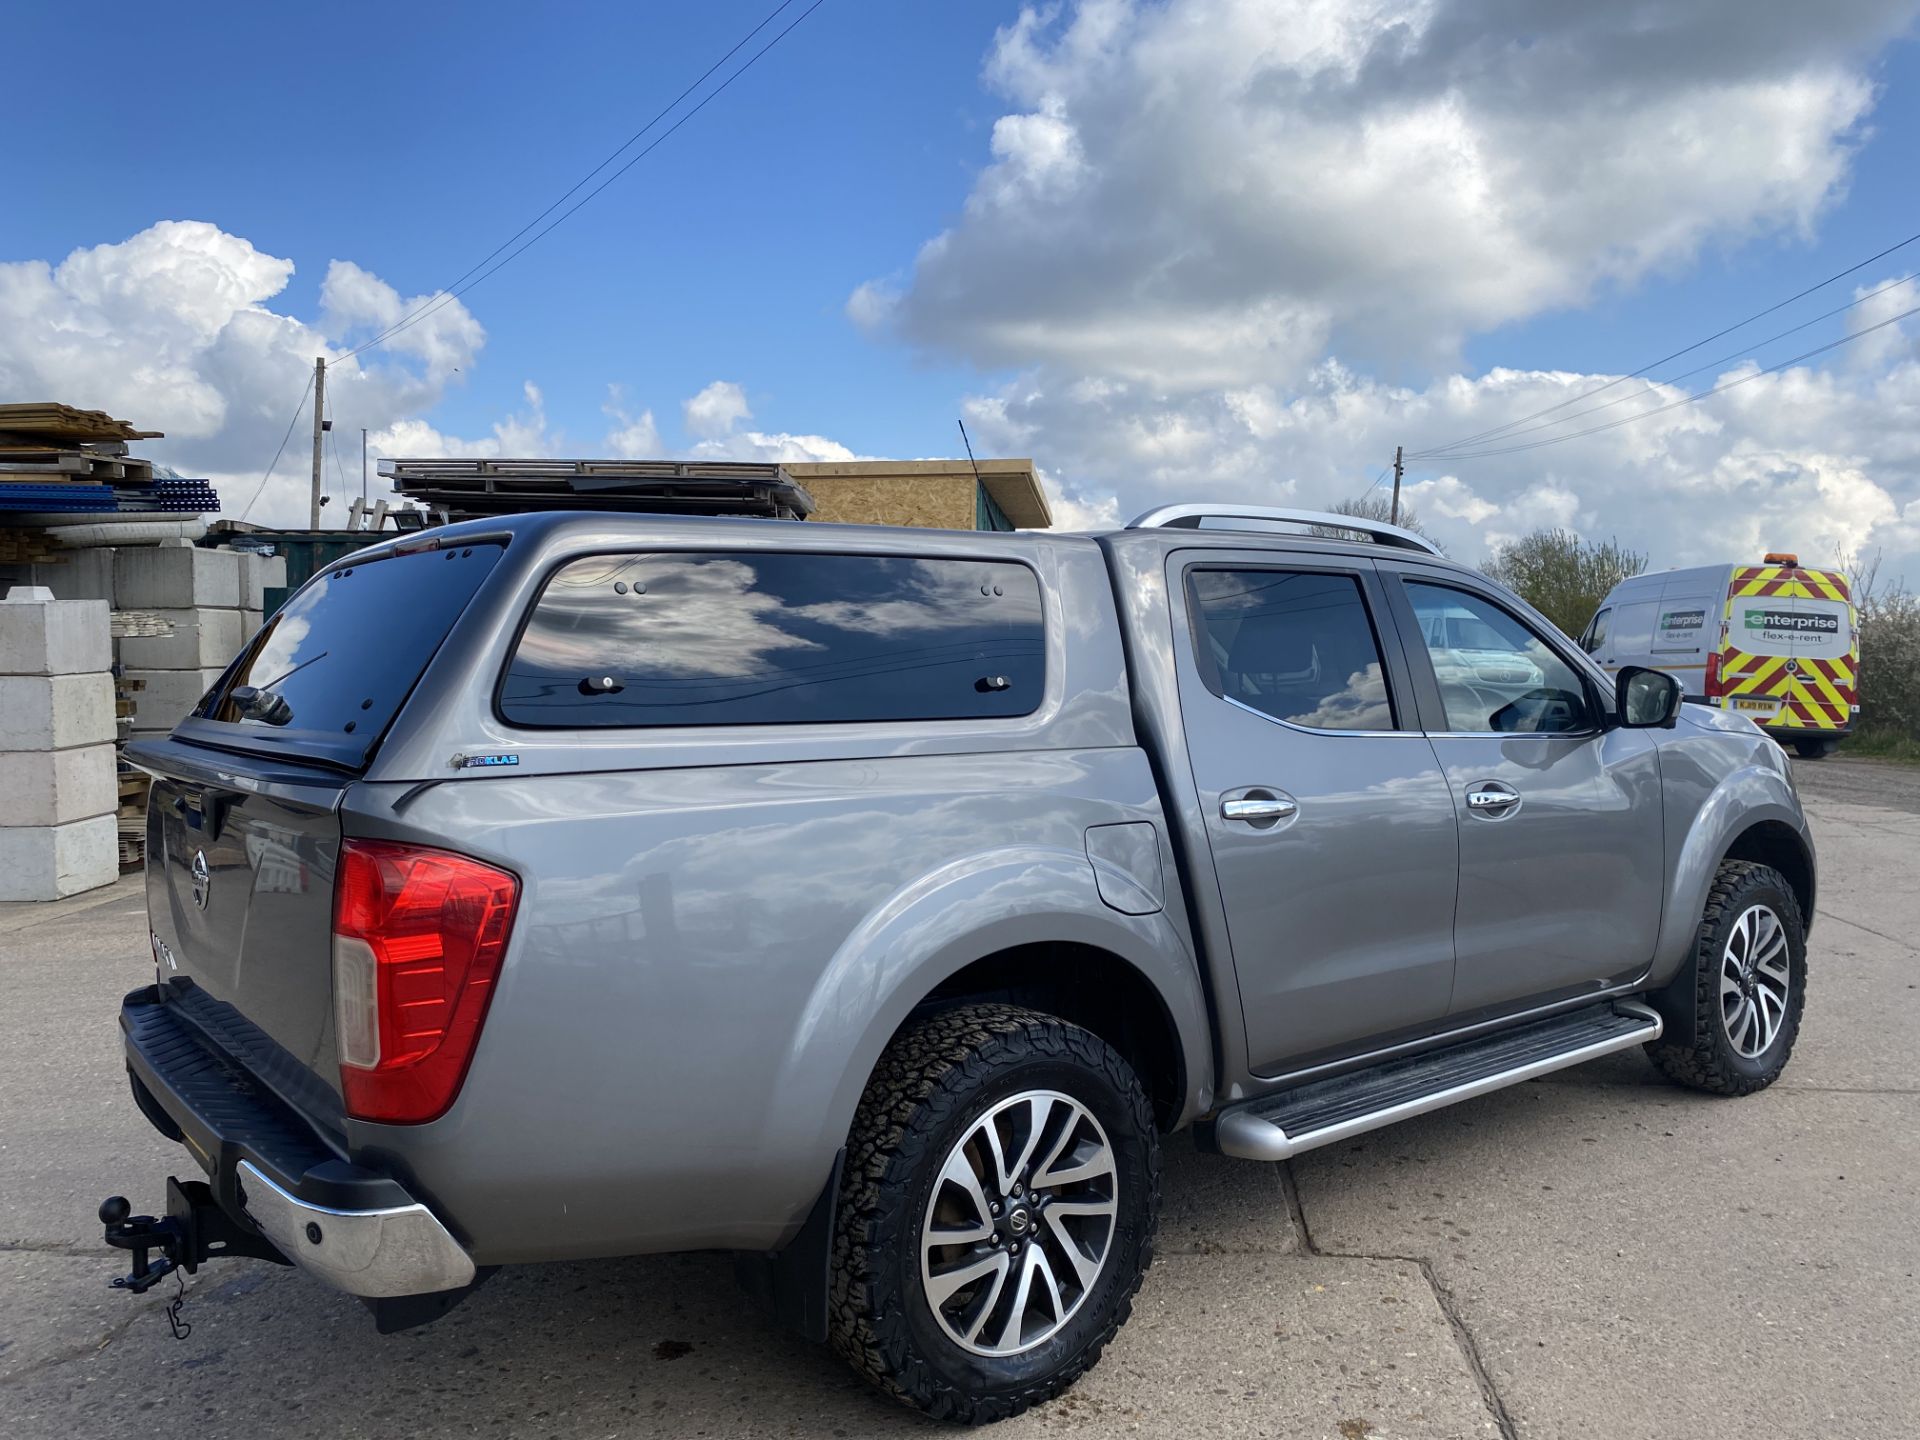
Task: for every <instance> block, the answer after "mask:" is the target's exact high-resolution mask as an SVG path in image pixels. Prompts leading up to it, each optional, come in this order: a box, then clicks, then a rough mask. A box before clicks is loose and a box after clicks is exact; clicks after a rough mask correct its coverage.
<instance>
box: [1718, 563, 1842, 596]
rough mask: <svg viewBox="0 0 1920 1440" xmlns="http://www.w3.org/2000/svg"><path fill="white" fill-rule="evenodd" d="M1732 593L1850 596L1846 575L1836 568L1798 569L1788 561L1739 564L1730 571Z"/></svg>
mask: <svg viewBox="0 0 1920 1440" xmlns="http://www.w3.org/2000/svg"><path fill="white" fill-rule="evenodd" d="M1729 588H1730V591H1731V594H1730V595H1729V599H1731V598H1732V596H1736V595H1737V596H1739V597H1740V598H1742V599H1746V598H1748V597H1749V596H1754V595H1778V596H1780V597H1781V598H1783V599H1787V600H1838V601H1839V602H1840V603H1841V604H1843V605H1844V604H1846V603H1848V602H1849V601H1851V600H1852V599H1853V595H1852V593H1851V592H1850V591H1849V590H1848V589H1847V577H1846V576H1845V575H1842V574H1840V573H1839V572H1838V571H1837V570H1799V569H1796V568H1794V567H1793V566H1791V565H1741V566H1737V567H1736V568H1735V569H1734V572H1733V584H1732V586H1731V587H1729Z"/></svg>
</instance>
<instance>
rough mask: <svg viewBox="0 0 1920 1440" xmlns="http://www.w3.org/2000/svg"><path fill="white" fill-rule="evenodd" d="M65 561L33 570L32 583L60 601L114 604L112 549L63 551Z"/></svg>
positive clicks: (92, 548) (101, 546)
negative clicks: (99, 601)
mask: <svg viewBox="0 0 1920 1440" xmlns="http://www.w3.org/2000/svg"><path fill="white" fill-rule="evenodd" d="M62 554H64V555H65V557H66V558H65V559H63V560H60V561H58V562H55V563H50V564H45V565H35V566H34V567H33V583H34V584H36V585H44V586H46V587H47V588H48V589H49V590H51V591H53V593H54V595H55V597H56V598H58V599H61V600H104V601H106V602H107V604H108V605H112V604H113V547H112V546H110V545H97V546H89V547H87V548H85V549H74V550H66V551H63V552H62Z"/></svg>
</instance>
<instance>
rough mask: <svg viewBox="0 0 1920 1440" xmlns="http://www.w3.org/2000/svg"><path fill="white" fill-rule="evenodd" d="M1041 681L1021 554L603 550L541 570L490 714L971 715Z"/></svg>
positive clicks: (834, 718) (1026, 700)
mask: <svg viewBox="0 0 1920 1440" xmlns="http://www.w3.org/2000/svg"><path fill="white" fill-rule="evenodd" d="M1045 686H1046V645H1045V635H1044V631H1043V628H1042V625H1041V606H1040V586H1039V582H1038V580H1036V578H1035V577H1034V574H1033V572H1032V571H1031V570H1029V569H1027V567H1026V566H1024V565H1018V564H1013V563H1011V562H1004V561H974V560H923V559H910V558H900V557H894V556H873V555H817V554H797V553H793V552H790V551H778V552H765V551H739V552H729V553H701V554H687V553H659V554H648V555H601V556H594V557H591V558H588V559H583V560H576V561H573V562H572V563H570V564H568V565H567V566H565V567H564V568H562V569H561V570H560V571H559V572H558V573H556V574H555V575H554V577H553V578H552V579H551V580H549V581H548V582H547V585H546V588H545V589H544V590H543V591H542V592H541V595H540V598H539V600H538V601H537V602H536V603H535V605H534V608H533V613H532V615H531V616H530V617H529V618H528V621H527V626H526V630H525V632H524V633H523V634H522V635H521V637H520V643H519V645H518V646H517V647H516V648H515V651H514V655H513V659H512V660H511V661H510V662H509V663H508V666H507V673H506V676H505V678H504V680H503V681H502V684H501V690H500V710H501V714H502V715H504V716H505V718H506V719H507V720H509V721H510V722H512V723H514V724H518V725H532V726H565V727H574V726H591V727H603V726H655V725H801V724H828V723H845V722H857V721H887V720H965V719H985V718H994V717H1006V716H1015V715H1027V714H1030V713H1032V711H1033V710H1034V709H1035V708H1036V707H1038V705H1039V703H1040V697H1041V694H1042V693H1043V691H1044V690H1045Z"/></svg>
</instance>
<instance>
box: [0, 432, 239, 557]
mask: <svg viewBox="0 0 1920 1440" xmlns="http://www.w3.org/2000/svg"><path fill="white" fill-rule="evenodd" d="M159 438H161V432H160V431H158V430H137V429H135V428H134V427H133V425H132V424H130V423H129V422H128V421H125V420H116V419H114V417H113V416H111V415H109V414H107V413H106V412H105V411H103V410H80V409H76V408H75V407H73V406H71V405H60V404H56V403H53V402H50V401H34V402H32V403H28V404H18V405H0V524H4V525H6V526H8V527H9V529H10V530H11V529H14V528H17V527H20V526H44V525H50V524H51V525H59V524H85V523H88V522H90V521H97V520H100V519H103V518H113V517H119V516H136V517H145V518H155V517H162V516H167V515H198V514H202V513H204V512H206V511H209V510H217V509H218V508H219V506H220V500H219V497H218V496H217V495H216V494H215V493H214V490H213V487H212V486H211V485H209V484H208V483H207V482H206V481H205V480H191V479H186V478H183V477H181V476H177V475H174V474H173V473H172V472H171V471H167V470H164V469H162V470H160V471H157V472H156V470H155V469H154V464H153V462H152V461H151V460H144V459H142V458H140V457H139V456H137V455H132V454H129V453H128V450H127V446H128V444H129V443H130V442H132V441H137V440H157V439H159ZM10 558H11V557H4V556H0V560H9V559H10Z"/></svg>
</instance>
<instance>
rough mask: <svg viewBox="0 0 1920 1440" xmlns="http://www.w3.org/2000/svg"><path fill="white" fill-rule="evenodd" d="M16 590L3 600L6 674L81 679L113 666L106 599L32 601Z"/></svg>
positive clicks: (0, 648) (0, 642)
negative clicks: (73, 676)
mask: <svg viewBox="0 0 1920 1440" xmlns="http://www.w3.org/2000/svg"><path fill="white" fill-rule="evenodd" d="M31 593H33V592H32V591H31V590H30V589H29V587H27V586H24V585H16V586H14V587H13V588H12V589H11V590H10V591H8V592H7V594H5V595H0V675H79V674H86V673H87V672H89V671H94V670H106V669H110V668H111V667H112V665H113V639H112V635H111V633H110V631H109V629H108V624H109V621H108V612H107V602H106V601H104V600H43V599H27V598H26V597H27V596H28V595H29V594H31Z"/></svg>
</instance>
